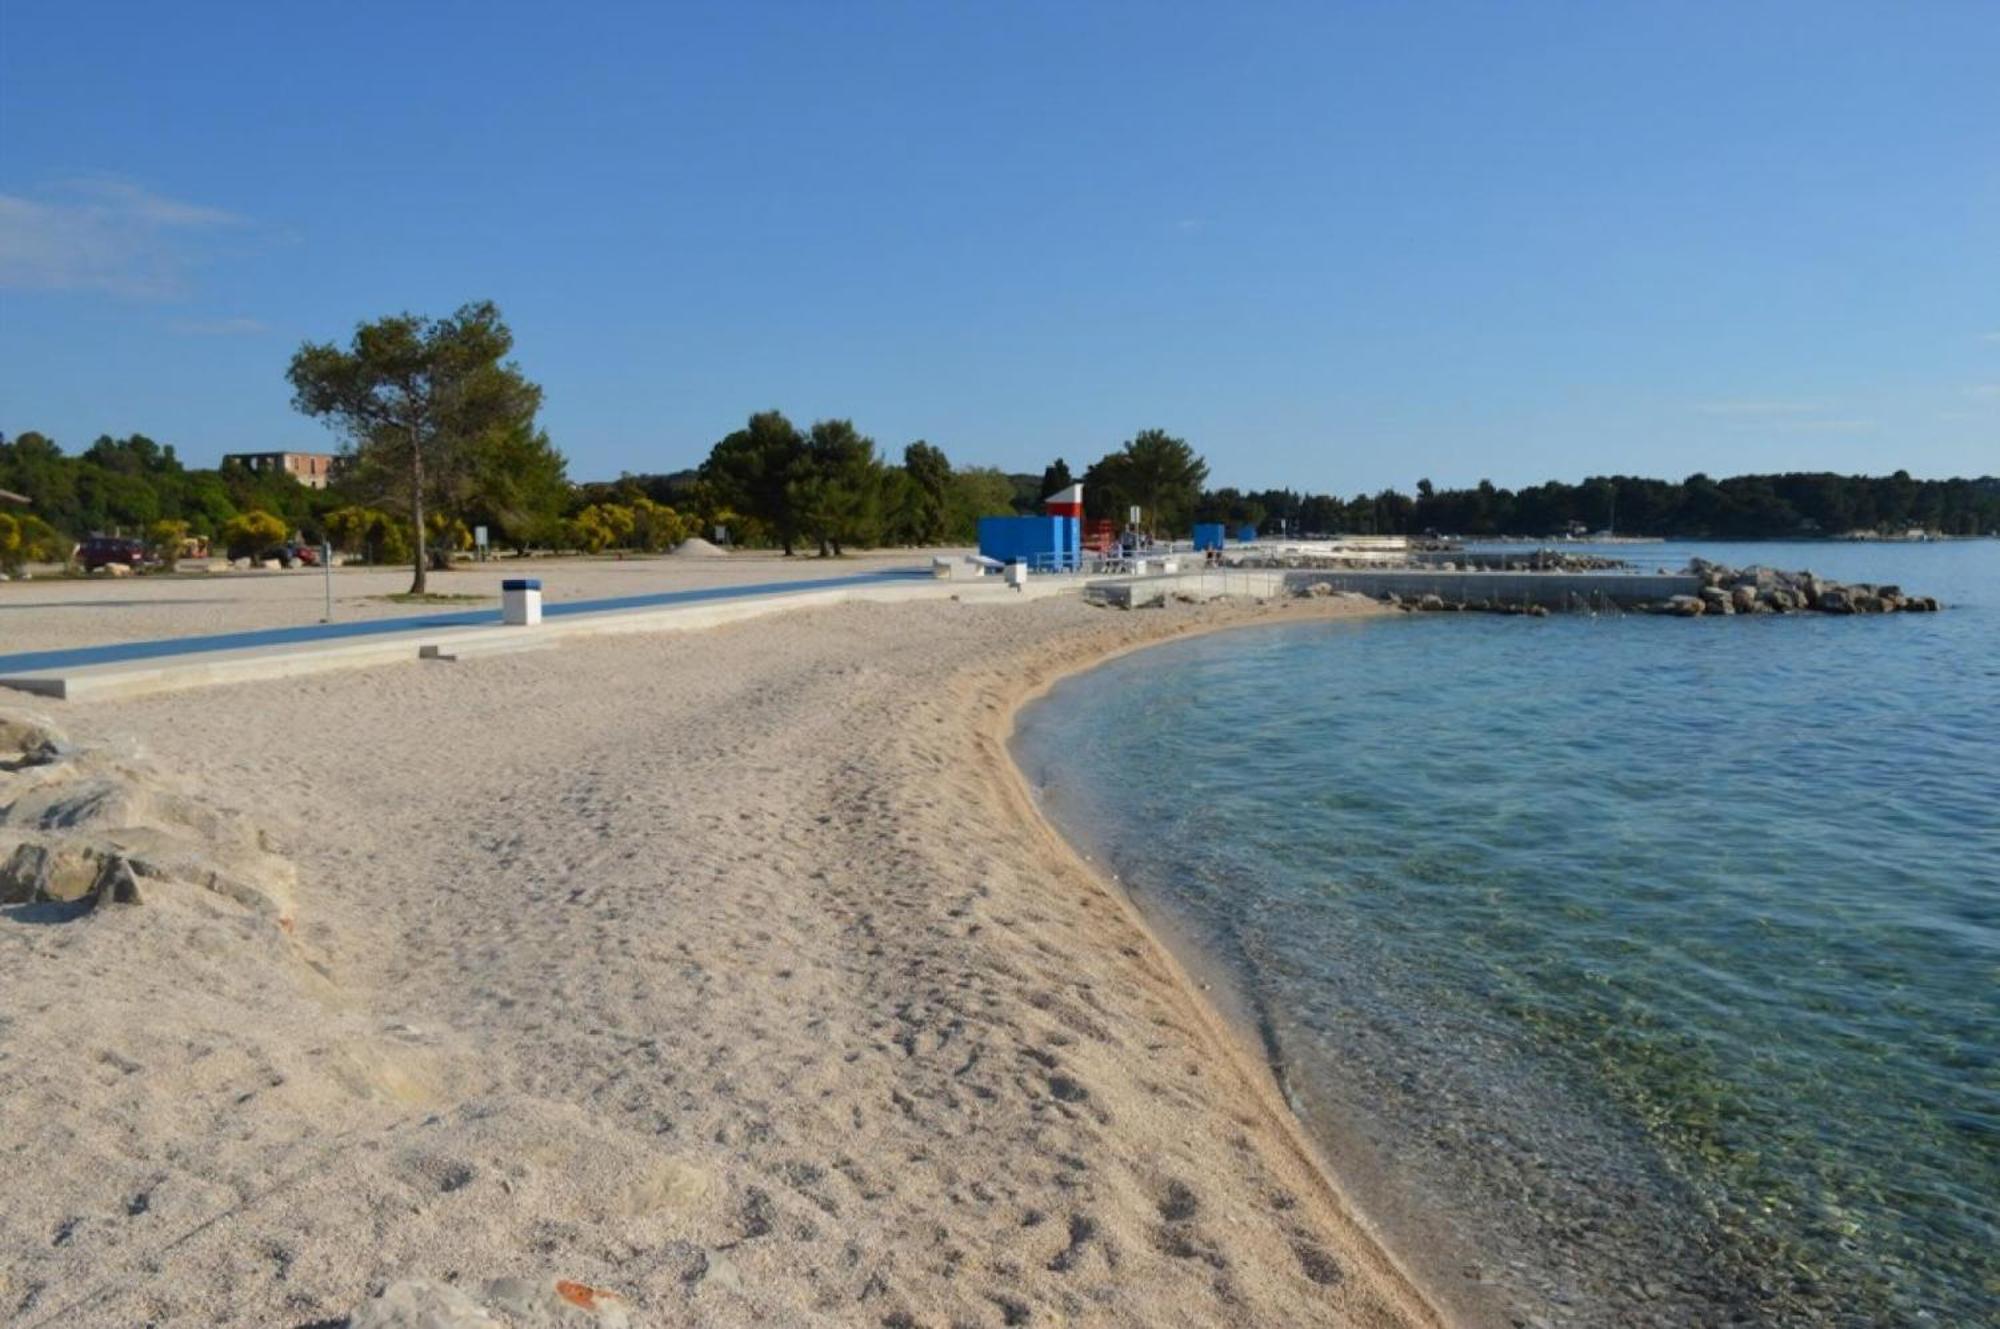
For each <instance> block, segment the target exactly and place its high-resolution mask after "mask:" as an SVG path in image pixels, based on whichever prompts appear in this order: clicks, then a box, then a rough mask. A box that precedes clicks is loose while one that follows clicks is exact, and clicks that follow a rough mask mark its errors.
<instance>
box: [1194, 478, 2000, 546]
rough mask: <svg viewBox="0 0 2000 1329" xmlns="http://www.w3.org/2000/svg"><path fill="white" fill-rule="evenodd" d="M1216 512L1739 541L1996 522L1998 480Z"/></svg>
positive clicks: (1357, 523)
mask: <svg viewBox="0 0 2000 1329" xmlns="http://www.w3.org/2000/svg"><path fill="white" fill-rule="evenodd" d="M1202 511H1203V512H1204V513H1205V514H1207V515H1209V517H1210V518H1211V519H1236V518H1237V517H1238V515H1239V514H1246V516H1247V514H1250V513H1255V514H1257V515H1255V516H1247V519H1251V520H1259V521H1262V522H1264V523H1266V524H1268V525H1270V526H1276V525H1277V524H1278V523H1280V522H1283V523H1285V524H1286V525H1287V526H1288V527H1289V529H1290V530H1291V531H1292V532H1293V533H1295V534H1297V533H1324V534H1333V533H1360V534H1380V535H1406V534H1411V535H1413V534H1421V533H1423V532H1425V531H1436V532H1440V533H1444V534H1451V535H1471V536H1494V535H1507V536H1529V537H1537V536H1553V535H1564V534H1568V533H1570V532H1572V531H1576V532H1588V531H1600V530H1605V529H1607V528H1610V529H1614V530H1615V531H1616V532H1617V533H1619V534H1621V535H1647V536H1667V537H1678V538H1702V537H1709V538H1715V539H1733V540H1758V539H1784V538H1792V539H1799V538H1805V539H1811V538H1814V537H1817V536H1828V535H1842V534H1846V533H1849V532H1855V531H1860V532H1872V533H1878V534H1879V533H1886V534H1895V533H1901V532H1903V531H1908V530H1911V529H1919V530H1927V531H1935V532H1937V533H1939V534H1943V535H1978V534H1988V533H1992V532H1995V531H2000V480H1994V479H1992V478H1987V479H1979V480H1962V479H1961V480H1915V479H1912V478H1911V477H1910V476H1909V474H1908V473H1907V472H1903V471H1898V472H1896V473H1895V474H1893V475H1887V476H1859V475H1854V476H1847V475H1831V474H1827V473H1824V472H1807V473H1798V474H1786V475H1739V476H1735V477H1733V478H1731V479H1727V480H1714V479H1711V478H1709V477H1708V476H1706V475H1702V474H1699V473H1697V474H1695V475H1691V476H1689V477H1688V478H1687V479H1686V480H1683V481H1681V482H1680V483H1678V484H1676V483H1674V482H1672V481H1666V480H1648V479H1641V478H1637V477H1633V476H1622V475H1621V476H1592V477H1590V478H1588V479H1586V480H1584V481H1583V482H1582V483H1580V484H1574V485H1572V484H1564V483H1561V482H1559V481H1553V480H1552V481H1550V482H1548V483H1546V484H1540V485H1531V486H1528V487H1526V488H1523V489H1519V490H1510V489H1503V488H1500V487H1498V486H1496V485H1494V484H1493V483H1492V482H1491V481H1486V480H1482V481H1480V482H1479V483H1478V484H1477V485H1475V486H1473V487H1472V488H1470V489H1439V488H1437V486H1435V485H1434V484H1432V483H1431V482H1430V481H1429V480H1420V481H1418V483H1417V489H1416V494H1415V496H1414V497H1412V496H1410V495H1406V494H1402V493H1398V492H1396V491H1394V490H1384V491H1382V492H1381V493H1378V494H1373V495H1369V494H1360V495H1356V496H1355V497H1354V498H1352V499H1341V498H1340V497H1338V496H1337V495H1329V494H1300V493H1297V492H1294V491H1292V490H1283V489H1274V490H1264V491H1261V492H1256V493H1238V492H1237V491H1235V490H1218V491H1216V492H1214V493H1211V494H1207V495H1204V497H1203V502H1202Z"/></svg>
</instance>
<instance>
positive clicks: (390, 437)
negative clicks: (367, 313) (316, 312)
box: [287, 301, 542, 595]
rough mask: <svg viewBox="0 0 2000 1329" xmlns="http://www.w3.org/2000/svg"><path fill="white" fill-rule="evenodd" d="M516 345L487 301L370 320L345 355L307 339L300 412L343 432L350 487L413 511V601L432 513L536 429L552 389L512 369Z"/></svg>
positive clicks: (296, 369) (295, 382) (295, 364)
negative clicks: (507, 445)
mask: <svg viewBox="0 0 2000 1329" xmlns="http://www.w3.org/2000/svg"><path fill="white" fill-rule="evenodd" d="M513 348H514V335H513V333H512V332H510V331H509V330H508V328H507V325H506V324H505V323H504V322H502V321H501V318H500V311H499V310H498V309H497V308H495V307H494V305H493V304H492V303H491V302H490V301H485V302H480V303H476V304H468V305H465V306H463V307H462V308H460V309H459V310H458V311H457V312H456V313H455V314H453V315H452V316H451V317H449V318H443V319H431V318H424V317H420V316H418V315H415V314H397V315H393V316H391V317H389V318H383V319H378V320H376V321H375V322H373V323H364V324H361V325H360V326H359V327H357V328H355V330H354V336H353V339H352V341H351V342H350V343H349V346H348V348H347V349H346V350H342V349H341V348H340V347H337V346H335V345H333V344H332V343H330V342H319V343H314V342H307V343H306V344H305V345H303V346H301V347H300V348H299V350H298V353H297V354H296V355H294V356H293V357H292V363H291V368H290V370H289V371H288V373H287V377H288V378H289V379H290V381H291V384H292V390H293V397H292V404H293V405H294V406H295V407H296V408H297V409H298V410H300V411H302V412H304V413H305V414H307V415H310V416H314V417H317V418H320V419H324V420H325V421H326V422H327V423H328V424H329V425H330V426H331V427H332V428H334V429H335V430H337V431H339V433H340V434H341V435H342V436H343V438H344V441H345V445H346V448H347V450H348V453H349V461H348V473H349V486H350V487H351V488H357V489H361V490H372V491H374V492H376V493H379V494H380V495H381V496H382V498H383V500H384V501H386V502H389V503H391V504H392V505H394V506H395V507H396V508H397V509H398V510H399V511H401V512H404V513H406V514H407V515H408V517H409V522H410V530H411V533H412V535H413V536H414V539H415V546H416V551H415V559H414V563H415V575H414V577H413V578H412V579H411V582H410V593H411V594H413V595H421V594H423V593H424V590H425V581H424V574H425V571H426V563H427V557H426V555H427V550H426V547H425V546H426V537H427V532H426V530H425V515H426V506H427V505H428V504H431V503H434V502H445V501H449V500H450V499H451V498H452V497H463V495H464V494H465V492H466V490H467V488H468V486H469V484H470V483H471V482H472V481H473V479H474V478H475V477H476V476H477V475H478V474H479V472H480V469H481V463H482V461H484V460H485V459H486V457H487V456H489V455H490V454H491V453H492V452H493V451H494V450H495V449H496V448H498V447H499V446H500V445H501V444H502V443H504V442H505V441H506V440H508V439H509V438H511V437H515V436H516V435H517V432H518V431H522V430H527V431H530V432H532V431H533V429H534V418H535V412H536V411H537V410H539V409H540V407H541V399H542V390H541V389H540V388H538V387H536V386H535V385H534V384H533V383H530V382H529V381H528V380H527V378H526V377H524V376H523V375H522V373H521V371H520V369H519V367H518V366H516V365H514V364H513V363H511V362H509V361H507V359H506V357H507V354H508V353H509V352H510V351H512V350H513Z"/></svg>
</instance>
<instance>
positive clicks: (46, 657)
mask: <svg viewBox="0 0 2000 1329" xmlns="http://www.w3.org/2000/svg"><path fill="white" fill-rule="evenodd" d="M923 575H925V571H924V569H921V568H897V569H892V570H889V571H886V572H857V573H853V574H851V575H849V576H845V577H815V578H806V579H803V580H799V581H766V582H756V583H752V584H750V585H746V586H705V587H701V588H699V589H697V590H690V591H654V592H652V593H650V594H646V595H618V596H613V597H611V598H610V599H606V600H564V601H560V602H558V603H555V604H548V605H544V606H543V607H542V615H543V617H545V618H565V617H567V616H569V615H571V614H601V613H605V612H609V611H616V610H620V609H648V608H652V607H653V606H656V605H673V604H699V603H701V602H702V601H704V600H739V599H746V598H748V597H751V596H759V595H784V594H786V593H788V592H791V591H824V590H832V589H833V588H835V587H838V586H862V585H866V584H867V583H869V582H876V581H889V580H894V579H897V578H908V577H920V576H923ZM163 603H165V602H163ZM499 622H500V611H499V610H498V609H467V610H461V611H459V612H457V613H451V614H420V615H413V616H411V617H409V618H371V619H363V620H361V621H359V622H354V623H308V624H302V625H301V626H299V627H295V628H261V629H259V630H257V631H255V632H221V633H216V634H214V635H212V636H207V637H167V638H162V639H160V640H157V641H122V642H113V643H112V644H110V645H108V646H78V647H73V648H71V649H69V650H62V651H28V652H26V653H24V654H20V655H0V674H25V673H29V672H31V671H34V670H41V669H74V668H77V667H79V666H82V665H100V664H121V663H124V662H126V661H130V660H159V659H167V658H170V657H172V656H176V655H202V654H206V653H207V652H209V651H234V650H241V649H243V648H245V647H249V646H291V645H296V644H298V643H300V642H314V641H348V640H351V639H353V638H357V637H373V636H384V637H386V636H389V635H391V634H393V633H409V632H428V631H432V630H434V629H437V628H466V627H494V626H497V625H498V624H499Z"/></svg>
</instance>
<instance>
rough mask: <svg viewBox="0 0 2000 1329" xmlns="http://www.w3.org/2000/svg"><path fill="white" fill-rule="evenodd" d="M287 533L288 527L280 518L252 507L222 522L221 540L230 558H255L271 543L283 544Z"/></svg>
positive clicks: (270, 545)
mask: <svg viewBox="0 0 2000 1329" xmlns="http://www.w3.org/2000/svg"><path fill="white" fill-rule="evenodd" d="M288 534H290V528H289V527H287V526H286V525H285V523H284V521H283V520H282V519H281V518H278V517H274V516H272V515H271V514H270V513H268V512H263V511H260V510H258V509H254V508H253V509H252V510H250V511H249V512H239V513H237V514H236V515H235V516H234V517H231V518H230V519H229V520H228V521H226V522H224V523H222V542H223V544H224V545H226V546H227V547H228V550H229V556H230V557H231V558H256V557H258V556H259V555H261V554H262V553H263V552H264V551H265V550H266V549H269V548H271V547H272V546H273V545H280V544H283V543H284V542H285V537H286V536H287V535H288Z"/></svg>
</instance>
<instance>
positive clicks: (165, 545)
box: [146, 517, 188, 572]
mask: <svg viewBox="0 0 2000 1329" xmlns="http://www.w3.org/2000/svg"><path fill="white" fill-rule="evenodd" d="M187 538H188V524H187V523H186V522H184V521H175V520H173V519H172V518H170V517H163V518H161V519H160V520H159V521H156V522H154V523H153V524H152V525H151V526H148V527H147V528H146V547H147V548H148V549H149V550H151V551H152V553H153V556H154V557H155V558H157V559H159V560H160V566H162V567H164V568H165V569H166V570H167V571H169V572H172V571H173V570H174V569H175V568H177V567H179V566H180V561H181V550H182V548H183V547H184V546H185V545H186V543H187Z"/></svg>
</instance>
